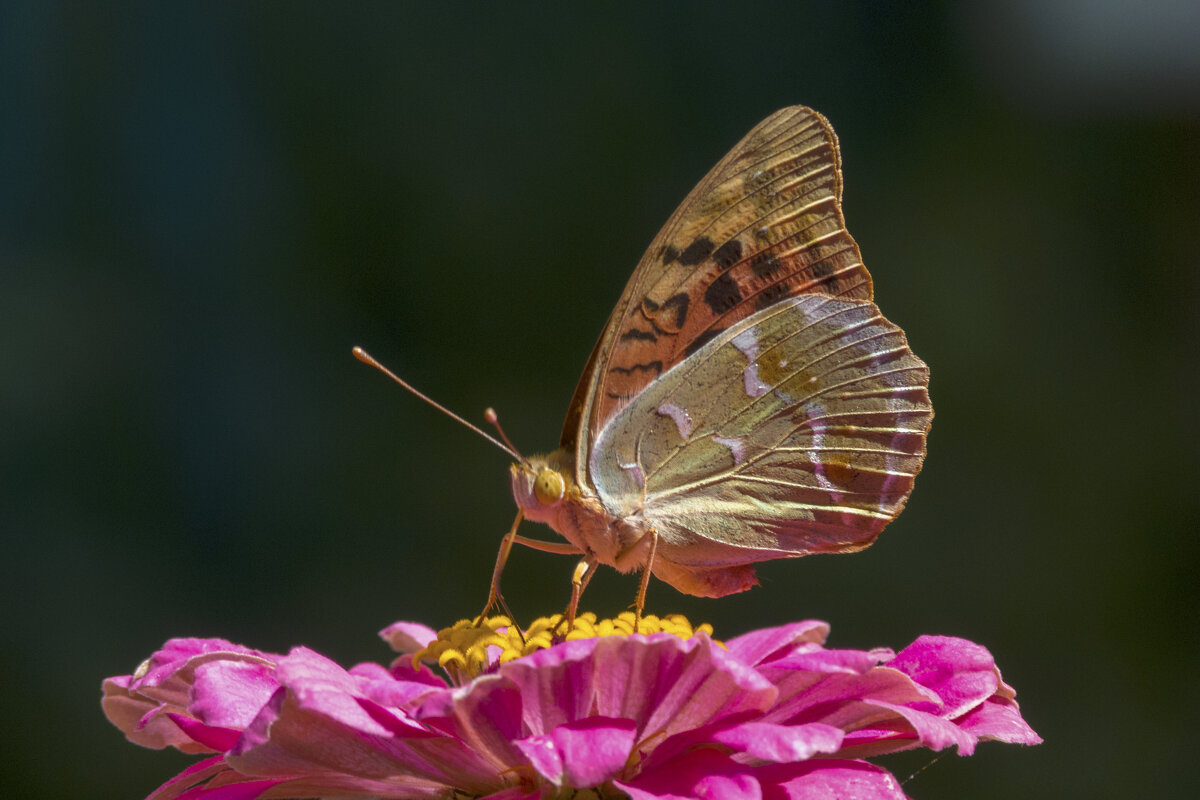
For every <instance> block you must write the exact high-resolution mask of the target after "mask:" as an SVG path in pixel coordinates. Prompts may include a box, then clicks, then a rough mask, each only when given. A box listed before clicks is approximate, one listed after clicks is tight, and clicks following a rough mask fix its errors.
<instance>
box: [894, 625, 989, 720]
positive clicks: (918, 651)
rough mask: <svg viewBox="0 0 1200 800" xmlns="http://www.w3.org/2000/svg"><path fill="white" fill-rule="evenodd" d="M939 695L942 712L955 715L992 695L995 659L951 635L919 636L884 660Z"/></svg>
mask: <svg viewBox="0 0 1200 800" xmlns="http://www.w3.org/2000/svg"><path fill="white" fill-rule="evenodd" d="M888 666H889V667H891V668H892V669H896V670H900V671H901V672H903V673H904V674H905V675H908V676H909V677H911V678H912V679H913V680H914V681H916V682H917V683H919V684H920V685H922V686H926V687H928V688H930V689H932V690H933V691H934V692H936V693H937V696H938V697H940V698H941V701H942V708H941V709H940V710H941V711H942V713H943V714H944V715H945V716H947V717H956V716H958V715H959V714H962V713H964V712H966V711H968V710H970V709H972V708H974V707H975V706H977V705H979V704H980V703H982V702H983V701H984V700H986V699H987V698H989V697H991V696H992V695H993V694H995V692H996V689H997V688H998V687H999V684H1000V676H999V675H998V674H997V672H996V662H995V661H994V660H993V659H992V654H991V653H989V652H988V651H987V649H986V648H984V647H982V646H981V645H977V644H975V643H974V642H968V641H967V640H966V639H956V638H954V637H951V636H922V637H920V638H918V639H917V640H916V641H915V642H913V643H912V644H910V645H909V646H908V647H906V648H904V649H903V650H901V651H900V652H899V653H897V654H896V657H895V658H894V659H892V660H891V661H890V662H888Z"/></svg>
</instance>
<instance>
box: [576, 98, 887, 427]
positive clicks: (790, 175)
mask: <svg viewBox="0 0 1200 800" xmlns="http://www.w3.org/2000/svg"><path fill="white" fill-rule="evenodd" d="M841 191H842V176H841V162H840V156H839V154H838V147H837V138H836V136H835V135H834V133H833V129H832V128H831V127H830V126H829V123H828V122H827V121H826V120H825V118H824V117H822V116H821V115H820V114H817V113H816V112H815V111H812V110H811V109H807V108H803V107H794V108H787V109H783V110H782V111H779V112H777V113H776V114H774V115H772V116H771V117H769V118H767V119H766V120H765V121H763V122H762V123H761V124H760V125H758V126H757V127H756V128H755V129H754V130H752V131H751V132H750V133H749V134H747V136H746V137H745V138H744V139H743V140H742V141H741V142H740V143H739V144H738V145H737V146H736V147H735V148H734V149H733V150H732V151H731V152H730V153H729V154H728V155H727V156H726V157H725V158H724V159H722V161H721V162H720V163H719V164H717V166H716V167H714V168H713V170H712V171H711V172H710V173H709V174H708V175H707V176H706V177H705V178H704V180H702V181H701V182H700V184H699V185H698V186H697V187H696V188H695V189H694V190H693V191H692V193H691V194H690V195H689V196H688V197H687V199H685V200H684V201H683V203H682V204H681V205H680V207H679V208H678V209H677V210H676V211H675V213H674V215H672V217H671V219H670V220H669V221H668V222H667V224H666V226H665V227H664V228H663V230H662V231H661V232H660V233H659V234H658V236H657V237H656V238H655V240H654V242H653V243H652V244H651V246H650V249H649V250H648V251H647V253H646V255H645V256H643V257H642V261H641V263H640V264H639V265H638V268H637V270H636V271H635V272H634V274H633V277H632V278H631V279H630V282H629V284H628V285H627V286H626V288H625V293H624V294H623V296H622V298H621V301H620V302H619V303H618V305H617V308H616V310H615V311H614V312H613V316H612V317H611V318H610V319H609V323H608V326H607V328H606V330H605V335H604V336H603V337H602V338H601V343H603V342H606V341H608V342H609V346H608V347H607V348H606V355H605V354H604V351H601V350H597V352H596V353H595V354H594V357H593V360H592V363H591V364H589V374H585V376H584V380H583V381H581V383H580V386H579V390H578V391H579V392H586V391H589V390H590V389H592V388H593V387H594V394H593V396H592V397H591V402H590V408H587V418H588V430H589V431H590V432H591V434H593V435H594V434H595V433H596V432H597V431H599V429H600V428H602V427H603V425H604V423H605V422H606V421H607V420H608V419H610V418H611V417H612V416H613V415H614V414H616V413H617V412H618V411H620V410H621V408H623V407H624V406H625V405H626V404H627V403H628V402H629V400H630V399H632V398H633V397H634V396H635V395H637V393H638V392H640V391H641V390H642V389H643V388H644V387H645V386H646V385H647V384H648V383H649V382H650V381H652V380H654V379H655V378H656V377H658V376H659V375H660V374H662V373H663V372H665V371H666V370H668V369H670V368H671V367H672V366H674V365H675V364H676V363H678V362H679V361H681V360H682V359H684V358H686V357H687V356H688V355H690V354H691V353H692V352H694V351H695V350H696V349H698V348H699V347H700V346H702V345H703V344H704V343H705V342H708V341H709V340H710V339H712V338H713V337H715V336H717V335H718V334H720V332H721V331H723V330H725V329H727V328H728V327H729V326H730V325H733V324H734V323H736V322H738V321H739V320H741V319H744V318H746V317H748V316H750V315H751V314H753V313H754V312H756V311H759V310H761V309H763V308H766V307H768V306H771V305H773V304H775V303H777V302H779V301H780V300H783V299H784V298H787V297H793V296H795V295H799V294H806V293H820V294H827V295H831V296H841V297H848V298H857V299H870V298H871V277H870V274H869V273H868V272H867V270H866V267H864V266H863V264H862V257H861V255H860V254H859V250H858V245H857V244H856V243H855V242H854V239H853V238H851V236H850V234H849V233H848V232H847V231H846V227H845V222H844V219H843V216H842V209H841ZM592 370H600V372H599V373H598V374H591V373H590V371H592ZM576 400H577V403H576V404H573V405H572V408H573V410H574V409H578V411H580V412H583V411H584V408H585V403H586V402H587V400H588V398H587V397H584V396H580V395H579V394H578V392H577V397H576ZM576 420H578V416H576ZM567 424H568V426H571V425H572V420H571V418H570V416H569V418H568V422H567ZM563 434H564V437H563V438H564V442H566V441H568V436H570V438H571V439H573V438H574V436H575V435H577V434H578V431H577V430H567V429H564V431H563Z"/></svg>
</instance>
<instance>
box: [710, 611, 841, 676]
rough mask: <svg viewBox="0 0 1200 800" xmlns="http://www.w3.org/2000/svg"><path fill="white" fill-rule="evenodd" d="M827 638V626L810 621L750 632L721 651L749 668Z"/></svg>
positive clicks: (817, 621)
mask: <svg viewBox="0 0 1200 800" xmlns="http://www.w3.org/2000/svg"><path fill="white" fill-rule="evenodd" d="M828 635H829V625H828V623H825V622H821V621H819V620H811V619H810V620H805V621H803V622H793V623H791V624H789V625H781V626H779V627H777V628H763V629H762V630H758V631H751V632H750V633H747V634H744V635H742V636H738V637H736V638H733V639H730V640H729V641H727V642H726V643H725V647H726V648H728V651H729V654H730V655H732V656H734V657H735V658H737V659H738V660H739V661H741V662H742V663H743V664H746V665H748V666H751V667H753V666H758V665H759V664H762V663H769V662H770V661H772V660H774V659H776V658H782V657H784V656H787V655H790V654H791V653H792V652H793V651H794V650H795V649H796V648H797V647H801V646H803V645H809V644H817V645H821V644H824V643H825V637H826V636H828Z"/></svg>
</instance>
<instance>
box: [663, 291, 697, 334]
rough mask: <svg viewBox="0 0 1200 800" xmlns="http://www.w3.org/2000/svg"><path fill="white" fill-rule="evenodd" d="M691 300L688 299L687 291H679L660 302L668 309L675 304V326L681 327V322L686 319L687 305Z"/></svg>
mask: <svg viewBox="0 0 1200 800" xmlns="http://www.w3.org/2000/svg"><path fill="white" fill-rule="evenodd" d="M690 302H691V301H690V300H689V299H688V296H687V292H680V293H679V294H676V295H671V296H670V297H668V298H667V301H666V302H665V303H663V304H662V307H663V309H668V308H670V307H671V306H675V327H676V328H682V327H683V323H684V321H685V320H687V315H688V305H689V303H690Z"/></svg>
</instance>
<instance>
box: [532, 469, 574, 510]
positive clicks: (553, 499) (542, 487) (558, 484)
mask: <svg viewBox="0 0 1200 800" xmlns="http://www.w3.org/2000/svg"><path fill="white" fill-rule="evenodd" d="M565 490H566V486H565V485H564V484H563V478H562V475H559V474H558V473H557V472H555V471H554V470H552V469H543V470H542V471H540V472H539V473H538V475H537V478H536V479H535V480H534V482H533V496H534V497H536V498H537V501H538V502H539V503H541V504H542V505H544V506H552V505H554V504H555V503H557V502H558V501H559V500H562V496H563V492H564V491H565Z"/></svg>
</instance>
